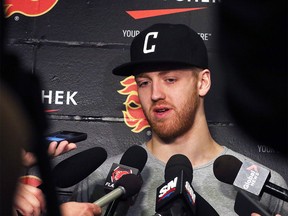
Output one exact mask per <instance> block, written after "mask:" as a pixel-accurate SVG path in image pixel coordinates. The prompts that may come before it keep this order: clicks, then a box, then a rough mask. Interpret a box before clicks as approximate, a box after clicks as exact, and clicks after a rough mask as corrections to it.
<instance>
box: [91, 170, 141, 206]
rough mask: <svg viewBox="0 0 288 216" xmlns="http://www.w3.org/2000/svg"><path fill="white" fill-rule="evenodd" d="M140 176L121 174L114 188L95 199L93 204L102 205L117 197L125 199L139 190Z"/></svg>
mask: <svg viewBox="0 0 288 216" xmlns="http://www.w3.org/2000/svg"><path fill="white" fill-rule="evenodd" d="M142 183H143V181H142V178H141V177H140V176H137V175H135V174H127V175H123V176H122V177H121V178H120V179H119V180H118V181H117V182H116V183H115V189H114V190H112V191H111V192H109V193H108V194H106V195H105V196H103V197H101V198H100V199H98V200H96V201H95V202H94V204H96V205H98V206H100V207H103V206H105V205H107V204H108V203H110V202H112V201H113V200H115V199H117V198H120V197H121V198H123V199H127V198H129V197H132V196H134V195H135V194H137V193H138V192H139V191H140V188H141V186H142Z"/></svg>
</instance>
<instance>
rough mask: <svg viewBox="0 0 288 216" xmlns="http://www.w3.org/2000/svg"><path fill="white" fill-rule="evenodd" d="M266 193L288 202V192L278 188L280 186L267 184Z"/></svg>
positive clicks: (265, 186)
mask: <svg viewBox="0 0 288 216" xmlns="http://www.w3.org/2000/svg"><path fill="white" fill-rule="evenodd" d="M264 192H266V193H269V194H271V195H273V196H275V197H277V198H279V199H281V200H284V201H286V202H288V190H286V189H284V188H282V187H280V186H278V185H275V184H273V183H271V182H267V183H266V184H265V185H264Z"/></svg>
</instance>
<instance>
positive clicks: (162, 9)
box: [5, 0, 219, 49]
mask: <svg viewBox="0 0 288 216" xmlns="http://www.w3.org/2000/svg"><path fill="white" fill-rule="evenodd" d="M218 4H219V1H214V0H212V1H210V0H207V1H204V0H202V1H201V0H199V1H198V0H197V1H195V0H194V1H192V0H187V1H184V0H183V1H179V0H169V1H168V0H158V1H155V0H148V1H145V2H141V0H129V1H127V0H122V1H121V0H120V1H115V0H99V1H89V2H86V1H77V0H70V1H63V0H62V1H57V0H41V1H40V0H39V1H20V0H6V1H5V9H6V18H7V20H8V22H9V26H11V28H10V29H9V31H8V35H9V38H26V39H29V40H32V39H37V40H40V41H43V42H46V43H47V42H49V43H60V44H62V43H63V44H65V43H69V42H70V43H73V42H74V43H79V42H80V41H81V43H82V44H83V43H88V44H89V43H90V44H91V43H92V44H93V43H99V42H101V43H104V44H105V43H108V44H110V45H112V46H113V44H115V43H125V44H130V42H131V40H132V39H133V37H135V35H137V33H138V32H139V31H141V30H142V29H144V28H146V27H147V26H149V25H152V24H154V23H158V22H168V23H184V24H187V25H190V26H191V27H193V28H194V29H195V30H196V31H197V32H199V33H200V34H202V35H203V37H205V41H206V44H207V46H208V48H209V49H210V48H214V46H215V45H216V42H213V40H214V39H215V38H216V29H215V27H216V26H217V16H216V14H215V12H216V10H217V6H218ZM23 24H24V27H23ZM21 36H22V37H21ZM37 40H36V41H34V42H35V43H37V42H39V41H37Z"/></svg>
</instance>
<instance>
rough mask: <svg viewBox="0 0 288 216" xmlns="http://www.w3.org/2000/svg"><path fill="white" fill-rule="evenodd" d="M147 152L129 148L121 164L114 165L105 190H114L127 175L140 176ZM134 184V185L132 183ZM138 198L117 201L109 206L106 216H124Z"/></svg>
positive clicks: (137, 148) (134, 147)
mask: <svg viewBox="0 0 288 216" xmlns="http://www.w3.org/2000/svg"><path fill="white" fill-rule="evenodd" d="M147 157H148V156H147V152H146V150H145V149H144V148H142V147H141V146H138V145H134V146H131V147H130V148H128V149H127V150H126V151H125V152H124V154H123V155H122V157H121V159H120V164H116V163H113V164H112V167H111V169H110V171H109V173H108V176H107V178H106V181H105V184H104V189H105V191H106V192H109V191H111V190H113V189H114V185H115V182H117V181H119V180H120V179H122V177H124V176H125V175H127V174H135V175H140V173H141V171H142V170H143V168H144V166H145V164H146V162H147ZM132 184H133V183H132ZM135 200H136V196H134V197H129V198H128V199H125V200H123V199H116V200H114V201H113V202H112V203H110V205H109V206H108V208H107V210H106V212H105V216H112V215H113V216H118V215H119V216H123V215H126V214H127V212H128V209H129V207H130V206H131V205H133V204H134V202H135Z"/></svg>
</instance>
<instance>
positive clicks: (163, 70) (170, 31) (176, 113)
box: [74, 24, 288, 216]
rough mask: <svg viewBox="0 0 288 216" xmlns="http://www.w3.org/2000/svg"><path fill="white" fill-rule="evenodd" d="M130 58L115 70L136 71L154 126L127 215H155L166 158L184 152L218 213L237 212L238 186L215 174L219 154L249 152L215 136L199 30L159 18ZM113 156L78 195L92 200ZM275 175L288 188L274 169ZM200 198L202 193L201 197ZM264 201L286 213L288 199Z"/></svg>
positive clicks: (196, 186) (135, 43)
mask: <svg viewBox="0 0 288 216" xmlns="http://www.w3.org/2000/svg"><path fill="white" fill-rule="evenodd" d="M130 51H131V52H130V54H131V62H129V63H125V64H123V65H120V66H119V67H117V68H115V69H114V70H113V73H114V74H115V75H120V76H130V75H134V76H135V80H136V83H137V87H138V96H139V99H140V102H141V105H142V108H143V111H144V114H145V116H146V118H147V120H148V122H149V124H150V126H151V129H152V137H151V140H150V141H148V142H147V143H145V144H143V145H142V147H143V148H145V149H146V150H147V152H148V160H147V163H146V166H145V167H144V169H143V171H142V174H141V175H142V177H143V180H144V183H143V186H142V189H141V191H140V193H139V194H138V197H137V200H136V202H135V204H134V205H133V206H131V207H130V209H129V212H128V215H131V216H132V215H133V216H134V215H145V216H146V215H149V216H151V215H154V214H155V198H156V188H157V187H159V186H160V185H161V184H162V183H163V182H164V169H165V164H166V162H167V161H168V160H169V158H170V157H171V156H172V155H174V154H183V155H185V156H187V157H188V158H189V160H190V161H191V163H192V165H193V182H192V185H193V187H194V189H195V191H197V192H198V193H199V194H200V195H201V196H202V197H204V199H205V200H206V201H207V202H208V203H209V204H210V205H212V206H213V208H214V209H215V210H216V211H217V212H218V214H219V215H229V216H231V215H237V214H236V213H235V212H234V210H233V209H234V202H235V196H236V193H237V191H236V190H235V189H234V187H233V186H231V185H228V184H225V183H222V182H220V181H218V180H217V179H216V178H215V176H214V174H213V162H214V160H215V159H216V158H217V157H218V156H220V155H223V154H229V155H233V156H235V157H237V158H239V159H240V160H242V161H243V160H244V159H245V156H243V155H241V154H238V153H236V152H234V151H232V150H230V149H228V148H227V147H225V146H222V145H220V144H218V143H217V142H216V141H215V140H214V139H213V138H212V136H211V134H210V132H209V129H208V125H207V121H206V117H205V112H204V97H205V95H206V94H207V93H208V92H209V89H210V86H211V78H210V71H209V69H208V57H207V50H206V47H205V44H204V42H203V41H202V39H201V38H200V37H199V36H198V34H197V33H196V32H195V31H193V30H192V29H190V28H189V27H187V26H185V25H181V24H180V25H174V24H155V25H153V26H151V27H149V28H147V29H145V30H144V31H142V32H141V33H140V34H139V35H138V36H136V37H135V38H134V40H133V42H132V44H131V49H130ZM120 158H121V155H119V156H116V157H113V158H110V159H108V160H107V161H106V162H105V163H104V164H103V165H102V166H100V167H99V168H98V169H97V170H96V171H95V172H94V173H92V174H91V175H90V176H89V177H88V178H86V179H85V180H83V181H82V182H81V183H80V184H79V185H78V188H77V190H76V191H75V196H74V199H75V200H76V201H81V202H83V201H84V202H87V201H88V202H92V201H95V200H96V199H97V190H98V189H97V188H101V187H102V188H103V185H104V181H105V179H106V177H107V174H108V171H109V169H110V168H111V165H112V163H113V162H115V163H118V162H119V160H120ZM271 172H272V177H271V180H270V181H272V182H274V183H276V184H277V185H279V186H281V187H285V188H287V185H286V183H285V181H284V180H283V178H282V177H281V176H280V175H279V174H277V173H276V172H274V171H271ZM196 200H197V198H196ZM261 202H262V203H263V205H264V206H266V207H267V208H268V209H269V211H271V213H273V214H274V215H275V214H278V213H280V214H282V215H287V213H288V207H287V203H284V202H283V201H281V200H279V199H277V198H275V197H273V196H270V195H268V194H265V193H264V195H263V196H262V198H261Z"/></svg>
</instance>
